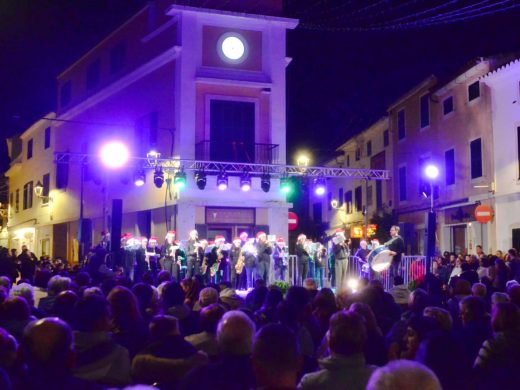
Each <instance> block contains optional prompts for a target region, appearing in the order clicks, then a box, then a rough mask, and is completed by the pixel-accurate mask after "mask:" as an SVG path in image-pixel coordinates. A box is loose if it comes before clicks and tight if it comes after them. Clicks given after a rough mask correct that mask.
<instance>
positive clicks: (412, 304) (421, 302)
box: [408, 288, 430, 313]
mask: <svg viewBox="0 0 520 390" xmlns="http://www.w3.org/2000/svg"><path fill="white" fill-rule="evenodd" d="M429 303H430V297H429V296H428V293H427V292H426V291H424V290H423V289H422V288H417V289H415V290H413V291H412V292H411V293H410V296H409V297H408V307H409V308H410V310H412V311H415V312H417V313H422V312H423V310H424V308H425V307H427V306H428V305H429Z"/></svg>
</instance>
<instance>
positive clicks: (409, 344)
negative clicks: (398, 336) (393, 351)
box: [400, 315, 439, 360]
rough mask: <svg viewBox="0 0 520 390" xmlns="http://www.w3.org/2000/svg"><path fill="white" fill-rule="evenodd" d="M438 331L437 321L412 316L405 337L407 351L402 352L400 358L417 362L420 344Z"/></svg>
mask: <svg viewBox="0 0 520 390" xmlns="http://www.w3.org/2000/svg"><path fill="white" fill-rule="evenodd" d="M438 329H439V327H438V322H437V321H436V320H434V319H432V318H429V317H423V316H421V315H414V316H412V317H411V318H410V319H409V320H408V324H407V328H406V334H405V337H404V342H405V349H404V350H403V351H402V352H401V356H400V358H401V359H408V360H415V357H416V354H417V350H418V349H419V345H420V343H421V342H422V341H423V340H426V339H427V338H428V337H429V336H430V335H431V334H432V333H434V332H435V331H436V330H438Z"/></svg>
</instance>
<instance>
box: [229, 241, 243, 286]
mask: <svg viewBox="0 0 520 390" xmlns="http://www.w3.org/2000/svg"><path fill="white" fill-rule="evenodd" d="M241 244H242V240H241V239H240V237H235V238H234V239H233V245H232V246H231V250H230V251H229V270H230V277H229V281H230V282H231V287H233V288H235V289H237V288H238V287H239V285H238V278H237V276H238V277H240V274H241V273H242V270H243V268H244V264H243V263H244V259H243V257H242V256H241V255H242V246H241ZM239 261H240V262H241V264H239Z"/></svg>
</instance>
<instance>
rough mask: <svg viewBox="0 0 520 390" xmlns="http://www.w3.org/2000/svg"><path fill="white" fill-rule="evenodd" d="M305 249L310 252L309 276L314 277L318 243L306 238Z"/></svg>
mask: <svg viewBox="0 0 520 390" xmlns="http://www.w3.org/2000/svg"><path fill="white" fill-rule="evenodd" d="M305 250H306V251H307V253H308V254H309V271H308V272H307V277H308V278H311V279H314V266H315V264H314V259H315V257H316V244H315V243H314V242H312V240H311V239H310V238H307V239H306V240H305Z"/></svg>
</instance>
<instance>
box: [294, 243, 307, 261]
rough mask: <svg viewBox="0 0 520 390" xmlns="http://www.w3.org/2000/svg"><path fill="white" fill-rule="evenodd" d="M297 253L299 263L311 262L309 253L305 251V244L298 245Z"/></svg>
mask: <svg viewBox="0 0 520 390" xmlns="http://www.w3.org/2000/svg"><path fill="white" fill-rule="evenodd" d="M295 252H296V256H297V257H298V261H299V262H302V263H307V262H309V259H310V256H309V254H308V253H307V251H306V250H305V248H304V247H303V244H300V243H298V244H296V248H295Z"/></svg>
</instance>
